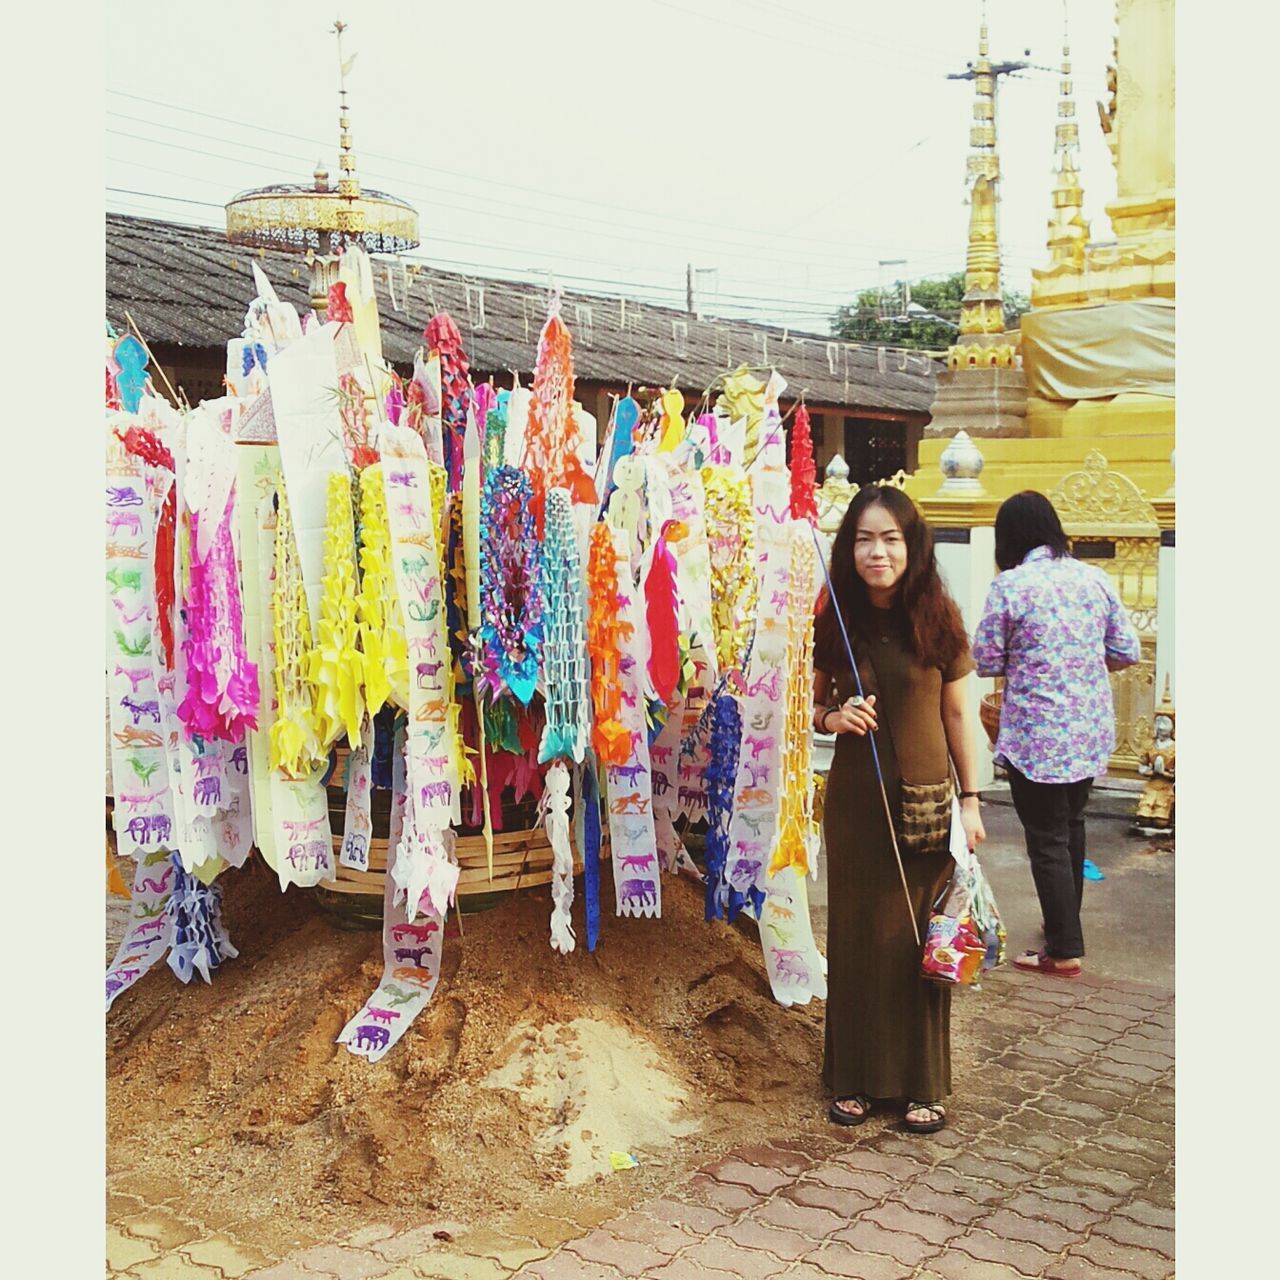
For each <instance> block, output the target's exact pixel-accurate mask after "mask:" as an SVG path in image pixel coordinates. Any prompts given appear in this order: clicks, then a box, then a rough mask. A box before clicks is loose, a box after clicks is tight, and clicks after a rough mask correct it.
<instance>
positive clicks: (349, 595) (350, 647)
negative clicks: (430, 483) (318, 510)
mask: <svg viewBox="0 0 1280 1280" xmlns="http://www.w3.org/2000/svg"><path fill="white" fill-rule="evenodd" d="M324 542H325V547H324V562H325V573H324V584H323V587H322V588H321V594H320V626H319V634H318V636H317V639H316V645H315V648H314V649H312V651H311V653H310V654H309V656H308V660H309V668H310V671H309V675H310V679H311V683H312V685H313V686H314V687H315V691H316V729H317V734H318V736H319V739H320V746H321V748H322V749H327V748H328V747H330V746H331V745H332V744H333V743H335V742H336V741H337V740H338V739H339V738H340V737H341V736H342V735H343V733H345V734H346V735H347V741H348V743H349V744H350V745H351V746H352V747H353V748H354V747H356V746H357V745H358V744H359V742H360V724H361V721H362V720H363V718H364V690H363V678H364V655H363V654H362V653H361V652H360V650H359V635H360V626H359V622H358V621H357V618H356V611H357V604H356V537H355V525H354V522H353V519H352V512H351V479H350V477H349V476H348V475H347V474H346V473H345V472H342V471H331V472H330V473H329V501H328V508H327V513H326V517H325V535H324Z"/></svg>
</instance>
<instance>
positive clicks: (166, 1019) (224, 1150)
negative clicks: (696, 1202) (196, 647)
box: [107, 856, 826, 1252]
mask: <svg viewBox="0 0 1280 1280" xmlns="http://www.w3.org/2000/svg"><path fill="white" fill-rule="evenodd" d="M602 878H603V881H604V883H603V884H602V886H601V901H602V903H608V902H611V901H612V898H613V890H612V887H611V883H610V876H609V874H608V871H607V869H606V870H605V874H604V876H603V877H602ZM220 883H223V884H224V886H225V893H226V897H225V903H224V919H225V920H226V922H227V926H228V929H229V932H230V934H231V938H232V941H233V942H234V943H235V945H236V946H237V947H238V948H239V950H240V956H239V958H238V959H235V960H231V961H229V962H227V964H225V965H224V966H223V968H222V970H221V971H220V972H219V973H218V975H217V976H216V978H215V979H214V982H213V984H212V985H211V986H205V985H204V984H203V983H202V982H199V981H196V982H193V983H192V984H191V985H190V986H188V987H183V986H181V985H179V984H178V983H177V982H176V981H175V980H174V978H173V976H172V974H171V973H170V972H169V971H168V969H167V967H164V966H157V968H156V969H155V970H154V971H153V972H151V973H149V974H148V975H147V976H146V977H145V978H143V980H142V981H141V982H140V983H139V984H138V985H137V986H136V987H135V988H133V989H132V990H130V991H128V992H126V993H124V994H123V995H122V996H121V997H120V998H119V999H118V1000H117V1002H116V1004H115V1006H114V1007H113V1009H112V1011H111V1013H110V1015H109V1017H108V1019H107V1075H108V1079H107V1105H108V1167H109V1186H111V1187H112V1188H113V1189H116V1190H122V1191H129V1190H133V1191H134V1193H135V1194H139V1195H142V1196H143V1197H144V1198H147V1199H148V1200H149V1201H150V1202H151V1203H158V1202H160V1201H163V1200H166V1199H169V1198H170V1197H174V1196H176V1197H177V1200H176V1201H175V1203H178V1204H180V1203H182V1201H183V1200H188V1201H190V1202H191V1203H195V1204H199V1205H200V1206H201V1216H202V1218H203V1219H204V1221H206V1222H208V1223H209V1224H210V1225H211V1226H214V1227H215V1228H218V1229H224V1230H228V1231H231V1232H232V1233H233V1234H235V1235H237V1236H239V1238H241V1239H246V1240H251V1241H258V1242H261V1243H262V1244H263V1245H264V1246H266V1247H272V1248H276V1249H279V1250H280V1251H281V1252H284V1251H287V1250H288V1249H289V1248H293V1247H297V1246H298V1245H300V1244H309V1243H312V1242H314V1241H315V1240H316V1239H318V1238H322V1237H324V1236H325V1235H326V1234H327V1233H330V1232H335V1233H336V1232H340V1231H343V1230H350V1229H351V1228H352V1227H353V1226H355V1225H357V1224H358V1223H360V1222H362V1221H369V1220H370V1219H374V1220H377V1221H388V1222H395V1221H403V1222H406V1223H408V1222H412V1221H414V1220H415V1219H416V1220H421V1219H422V1218H423V1217H424V1216H426V1215H428V1214H432V1215H434V1214H443V1215H448V1216H449V1217H450V1218H451V1219H454V1220H457V1221H460V1222H463V1223H479V1222H481V1221H484V1222H489V1223H493V1222H497V1221H499V1220H500V1219H501V1218H502V1216H503V1215H504V1213H506V1212H508V1211H510V1212H515V1211H518V1210H521V1209H535V1210H542V1211H544V1212H550V1213H554V1212H556V1205H557V1203H560V1204H566V1203H570V1202H572V1203H575V1204H581V1203H582V1202H583V1198H584V1197H586V1199H587V1200H588V1201H590V1202H595V1201H596V1200H599V1201H600V1203H601V1204H606V1203H608V1204H610V1205H618V1206H621V1205H624V1204H626V1203H629V1202H630V1201H631V1200H632V1199H634V1198H637V1197H640V1196H643V1195H648V1194H653V1193H655V1192H656V1190H657V1188H660V1187H662V1186H665V1185H670V1182H671V1180H672V1179H673V1178H676V1177H679V1176H681V1175H682V1174H683V1173H685V1172H688V1171H690V1170H692V1169H694V1168H696V1167H697V1166H698V1165H699V1164H700V1163H702V1162H704V1161H705V1160H707V1159H710V1158H713V1157H714V1156H716V1155H718V1154H720V1153H721V1152H723V1151H724V1150H726V1149H728V1148H729V1147H731V1146H733V1145H735V1144H736V1143H738V1142H751V1141H759V1140H762V1139H764V1138H766V1137H769V1136H776V1135H779V1134H784V1133H798V1132H801V1131H803V1130H814V1129H817V1130H819V1131H821V1130H822V1129H823V1128H825V1125H826V1122H825V1120H824V1118H823V1112H824V1103H823V1098H822V1092H821V1086H820V1083H819V1079H818V1072H819V1068H820V1062H821V1050H822V1045H821V1038H822V1005H821V1004H820V1003H818V1002H815V1003H814V1004H812V1005H810V1006H807V1007H805V1008H792V1009H783V1008H781V1007H780V1006H779V1005H777V1004H776V1003H775V1002H774V1000H773V998H772V996H771V994H770V992H769V986H768V982H767V979H766V977H765V973H764V966H763V962H762V959H761V955H760V944H759V939H758V937H757V936H754V934H753V933H748V932H746V931H744V930H739V929H738V928H734V927H731V926H728V925H726V924H724V923H722V922H717V923H713V924H707V923H705V921H704V920H703V901H702V891H701V889H700V888H699V887H698V886H697V885H694V884H692V883H690V882H688V881H686V880H682V879H677V878H672V877H668V878H667V879H666V880H665V881H664V884H663V903H662V906H663V919H661V920H647V919H616V918H614V917H612V916H610V915H609V914H608V913H607V912H606V913H605V918H604V920H603V925H602V932H601V938H600V943H599V946H598V947H597V949H596V951H595V952H594V953H588V952H587V951H586V950H585V948H582V947H580V949H579V950H578V951H575V952H574V953H572V954H571V955H568V956H561V955H558V954H557V953H556V952H554V951H552V950H551V948H550V946H549V945H548V917H549V914H550V905H551V904H550V897H549V893H548V891H547V889H545V888H543V889H539V890H534V891H525V892H523V893H521V894H520V895H519V896H515V895H509V896H508V898H507V900H505V901H504V902H503V903H502V904H501V905H499V906H498V907H496V908H494V909H493V910H489V911H484V912H477V913H475V914H470V915H468V916H466V918H465V919H464V921H463V924H464V936H463V937H462V938H458V937H457V936H453V937H447V939H446V945H445V949H444V970H443V974H442V978H441V982H440V986H439V988H438V990H437V993H436V995H435V997H434V999H433V1000H432V1002H431V1003H430V1005H428V1006H427V1008H426V1009H425V1010H424V1011H423V1012H422V1014H421V1015H419V1017H418V1019H417V1020H416V1021H415V1022H414V1024H413V1026H412V1027H411V1028H410V1030H409V1032H408V1034H407V1035H406V1036H405V1037H404V1039H403V1040H402V1041H401V1042H400V1043H399V1044H398V1045H397V1046H396V1047H395V1048H394V1049H393V1050H392V1051H391V1053H389V1054H388V1055H387V1056H386V1057H385V1058H384V1059H383V1060H382V1061H381V1062H380V1063H377V1064H376V1065H374V1066H370V1065H369V1064H368V1063H367V1062H365V1061H364V1060H363V1059H360V1058H356V1057H353V1056H352V1055H351V1054H349V1053H348V1052H347V1051H346V1049H345V1048H343V1047H342V1046H340V1045H336V1044H335V1043H334V1039H335V1037H336V1036H337V1034H338V1032H339V1031H340V1030H341V1029H342V1027H343V1025H344V1024H345V1023H346V1021H347V1019H348V1018H349V1017H350V1016H351V1015H352V1013H354V1012H355V1010H357V1009H358V1008H359V1007H360V1005H361V1003H362V1002H363V1001H364V999H365V998H366V997H367V996H368V994H369V992H370V991H372V990H373V988H374V986H375V985H376V983H377V981H378V979H379V977H380V976H381V973H382V959H381V938H380V936H379V935H378V934H375V933H343V932H340V931H338V930H335V929H334V928H333V927H332V926H331V925H330V924H329V923H328V922H327V921H326V920H325V919H324V918H323V917H322V916H321V915H320V914H319V913H318V911H317V908H316V905H315V900H314V897H313V896H312V895H309V894H306V893H303V892H300V891H298V890H297V889H290V890H289V891H288V892H287V893H285V894H283V895H282V894H281V893H280V890H279V887H278V884H277V882H276V880H275V877H274V876H273V875H272V874H271V873H270V872H269V871H268V870H267V869H266V868H265V866H264V865H263V864H262V863H261V862H260V860H259V859H258V858H257V857H256V856H255V857H254V858H253V859H252V860H251V861H250V863H249V864H248V865H247V866H246V867H245V868H244V869H243V870H241V871H238V872H228V873H227V874H226V875H225V876H224V877H223V878H222V881H221V882H220ZM580 891H581V882H580V881H579V892H580ZM577 914H579V916H580V908H579V911H578V913H577ZM582 936H583V931H582V930H581V929H580V930H579V938H581V937H582ZM562 1072H563V1075H562V1074H561V1073H562ZM633 1149H634V1150H635V1151H636V1153H637V1155H639V1156H640V1160H641V1163H640V1166H639V1168H635V1169H629V1170H626V1171H625V1172H621V1173H618V1172H613V1171H612V1169H611V1168H610V1166H609V1164H608V1158H609V1153H610V1152H611V1151H613V1150H619V1151H622V1150H633Z"/></svg>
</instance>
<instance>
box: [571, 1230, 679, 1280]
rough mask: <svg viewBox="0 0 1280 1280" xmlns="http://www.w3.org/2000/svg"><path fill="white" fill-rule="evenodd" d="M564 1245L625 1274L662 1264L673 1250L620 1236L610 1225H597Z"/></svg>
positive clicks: (587, 1258) (590, 1259)
mask: <svg viewBox="0 0 1280 1280" xmlns="http://www.w3.org/2000/svg"><path fill="white" fill-rule="evenodd" d="M565 1249H566V1250H568V1252H570V1253H576V1254H577V1255H578V1257H580V1258H585V1259H586V1260H587V1261H588V1262H598V1263H600V1264H601V1265H603V1266H607V1267H616V1268H617V1269H618V1270H619V1271H621V1272H622V1273H623V1274H624V1275H629V1276H632V1275H637V1274H638V1273H639V1272H641V1271H643V1270H644V1269H645V1268H646V1267H652V1266H659V1265H661V1264H662V1263H663V1262H664V1261H666V1259H667V1258H668V1257H670V1254H667V1253H663V1252H662V1251H661V1250H659V1249H654V1248H652V1247H651V1246H650V1245H647V1244H642V1243H640V1242H639V1241H636V1240H630V1239H624V1238H620V1237H618V1236H616V1235H614V1234H613V1232H612V1231H610V1230H607V1229H601V1228H597V1229H596V1230H595V1231H592V1232H590V1233H589V1234H588V1235H585V1236H582V1237H581V1238H580V1239H578V1240H571V1241H570V1242H569V1243H568V1244H567V1245H565Z"/></svg>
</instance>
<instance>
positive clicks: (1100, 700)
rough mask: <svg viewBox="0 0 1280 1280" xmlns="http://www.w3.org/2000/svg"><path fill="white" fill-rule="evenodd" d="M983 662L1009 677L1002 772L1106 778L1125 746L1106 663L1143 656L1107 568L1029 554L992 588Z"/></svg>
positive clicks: (1035, 777) (987, 669)
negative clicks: (1118, 744) (1118, 743)
mask: <svg viewBox="0 0 1280 1280" xmlns="http://www.w3.org/2000/svg"><path fill="white" fill-rule="evenodd" d="M973 656H974V659H975V661H976V662H977V664H978V674H979V675H983V676H1004V677H1005V686H1004V697H1003V702H1002V705H1001V709H1000V733H999V736H998V738H997V740H996V755H995V758H996V762H997V763H998V764H1002V765H1008V764H1012V765H1013V766H1014V767H1015V768H1017V769H1018V770H1019V771H1020V772H1021V773H1024V774H1026V776H1027V777H1028V778H1030V779H1031V780H1032V781H1033V782H1078V781H1080V780H1081V779H1082V778H1093V777H1097V776H1098V775H1099V774H1103V773H1106V771H1107V761H1108V760H1109V759H1110V757H1111V752H1112V751H1113V750H1114V749H1115V740H1116V724H1115V708H1114V707H1113V705H1112V701H1111V682H1110V680H1108V678H1107V665H1106V664H1107V662H1108V661H1110V662H1111V664H1112V666H1113V667H1116V668H1119V667H1128V666H1132V665H1133V664H1134V663H1135V662H1137V661H1138V659H1139V658H1140V657H1141V656H1142V651H1141V647H1140V644H1139V640H1138V633H1137V632H1136V631H1135V630H1134V627H1133V624H1132V623H1131V622H1130V621H1129V616H1128V614H1127V613H1126V611H1125V607H1124V605H1123V604H1121V602H1120V598H1119V596H1117V595H1116V591H1115V588H1114V587H1113V586H1112V585H1111V580H1110V578H1108V577H1107V575H1106V573H1105V572H1104V571H1103V570H1101V569H1099V568H1097V567H1096V566H1094V565H1088V564H1083V563H1081V562H1080V561H1079V560H1075V559H1072V558H1071V557H1070V556H1063V557H1061V558H1057V559H1055V558H1054V555H1053V552H1052V551H1051V550H1050V549H1049V548H1048V547H1036V548H1035V549H1034V550H1032V551H1029V552H1028V553H1027V555H1026V557H1025V559H1024V560H1023V561H1022V563H1021V564H1020V565H1018V566H1017V567H1016V568H1014V569H1007V570H1005V572H1004V573H1001V574H999V575H998V576H997V577H996V580H995V581H994V582H993V583H992V584H991V590H990V591H989V592H988V593H987V603H986V607H985V609H984V610H983V615H982V621H981V622H979V623H978V630H977V632H976V634H975V635H974V638H973Z"/></svg>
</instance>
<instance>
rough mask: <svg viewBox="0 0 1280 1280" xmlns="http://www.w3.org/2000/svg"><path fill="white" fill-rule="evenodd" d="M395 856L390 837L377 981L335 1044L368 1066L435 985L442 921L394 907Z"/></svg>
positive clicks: (399, 1032)
mask: <svg viewBox="0 0 1280 1280" xmlns="http://www.w3.org/2000/svg"><path fill="white" fill-rule="evenodd" d="M393 812H394V808H393ZM396 856H397V855H396V841H395V840H394V839H393V840H392V841H391V842H390V843H389V844H388V846H387V877H386V886H385V888H384V889H383V894H382V980H381V981H380V982H379V983H378V986H377V988H376V989H375V990H374V992H373V994H372V995H371V996H370V997H369V999H368V1000H366V1001H365V1003H364V1004H363V1005H362V1006H361V1007H360V1009H359V1011H358V1012H357V1013H356V1015H355V1017H353V1018H352V1019H351V1021H350V1022H348V1023H347V1025H346V1026H345V1027H343V1028H342V1030H341V1031H340V1032H339V1033H338V1038H337V1040H336V1041H335V1043H337V1044H345V1045H346V1046H347V1050H348V1051H349V1052H350V1053H352V1054H354V1055H355V1056H356V1057H359V1058H367V1059H368V1060H369V1061H370V1062H377V1061H378V1059H379V1058H381V1057H383V1056H384V1055H385V1054H386V1053H387V1052H388V1050H390V1048H391V1047H392V1046H393V1045H394V1044H395V1043H396V1042H397V1041H398V1040H399V1039H400V1037H401V1036H402V1035H404V1033H405V1032H406V1031H407V1030H408V1029H409V1024H410V1023H411V1022H413V1020H414V1018H416V1017H417V1016H418V1014H419V1013H421V1012H422V1010H423V1009H424V1008H425V1007H426V1005H427V1002H428V1001H429V1000H430V999H431V996H432V994H433V993H434V992H435V989H436V984H437V983H438V982H439V981H440V958H441V953H442V951H443V949H444V919H443V918H442V917H441V916H439V915H436V914H435V913H432V912H428V913H426V914H425V915H423V914H419V915H418V918H417V920H412V921H411V920H409V919H408V917H407V915H406V913H405V905H406V904H405V903H403V902H402V903H400V905H396V896H397V895H396V883H397V882H396V877H395V863H396Z"/></svg>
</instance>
